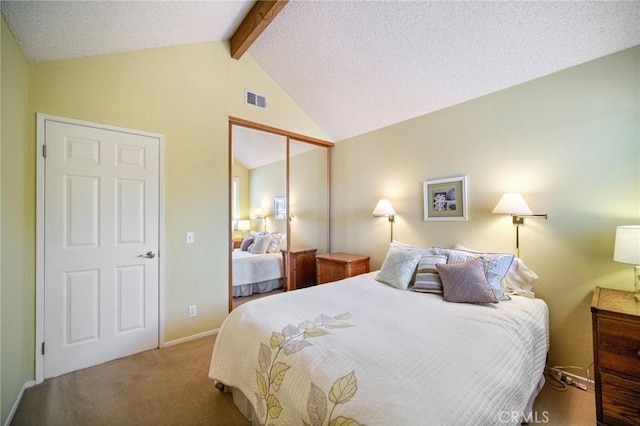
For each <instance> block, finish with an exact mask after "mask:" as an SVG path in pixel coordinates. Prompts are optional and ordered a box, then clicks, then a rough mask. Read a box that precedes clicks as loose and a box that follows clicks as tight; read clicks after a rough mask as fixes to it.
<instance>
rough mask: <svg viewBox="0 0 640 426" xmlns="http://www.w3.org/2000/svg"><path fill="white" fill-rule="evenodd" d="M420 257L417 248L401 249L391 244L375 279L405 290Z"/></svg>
mask: <svg viewBox="0 0 640 426" xmlns="http://www.w3.org/2000/svg"><path fill="white" fill-rule="evenodd" d="M420 257H421V255H420V252H419V251H417V250H406V249H401V248H398V247H394V246H393V244H392V245H391V246H390V247H389V251H387V256H386V257H385V259H384V262H382V267H381V268H380V272H378V275H376V280H378V281H380V282H383V283H385V284H389V285H390V286H392V287H395V288H399V289H400V290H406V289H407V288H408V287H409V283H410V282H411V278H413V273H414V271H415V270H416V265H417V264H418V261H419V260H420Z"/></svg>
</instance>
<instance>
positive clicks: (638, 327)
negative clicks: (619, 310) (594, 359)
mask: <svg viewBox="0 0 640 426" xmlns="http://www.w3.org/2000/svg"><path fill="white" fill-rule="evenodd" d="M598 358H599V363H600V368H601V369H603V370H609V371H611V372H617V373H622V374H624V375H627V376H630V377H632V378H637V379H638V380H639V381H640V324H638V323H631V322H627V321H619V320H615V319H611V318H602V317H600V318H598Z"/></svg>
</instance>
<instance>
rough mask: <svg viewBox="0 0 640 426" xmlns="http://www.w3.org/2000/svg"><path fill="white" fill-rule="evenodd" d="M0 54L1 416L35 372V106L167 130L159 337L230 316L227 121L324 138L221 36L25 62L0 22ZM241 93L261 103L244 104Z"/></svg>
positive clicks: (206, 328) (170, 337)
mask: <svg viewBox="0 0 640 426" xmlns="http://www.w3.org/2000/svg"><path fill="white" fill-rule="evenodd" d="M2 59H3V62H2V88H3V91H2V106H3V111H2V114H3V116H2V119H3V120H2V121H3V124H4V125H3V127H2V160H3V163H2V185H3V186H2V212H1V213H2V216H1V217H2V222H3V223H2V245H3V246H2V252H1V253H2V259H1V260H2V293H1V294H2V327H3V329H2V347H1V350H2V352H1V354H0V355H1V356H0V360H1V366H2V367H1V369H2V396H1V398H2V412H1V419H2V422H3V423H4V420H5V419H6V418H7V416H8V415H9V411H10V409H11V407H12V405H13V404H14V402H15V400H16V397H17V395H18V394H19V392H20V390H21V388H22V387H23V385H24V384H25V383H26V382H28V381H30V380H33V379H34V374H35V373H34V371H35V370H34V365H35V364H34V362H35V359H34V358H35V342H34V340H35V308H34V305H35V244H36V242H35V192H36V186H35V177H36V176H35V175H36V152H35V151H36V150H35V147H36V140H35V138H36V127H35V122H36V120H35V117H36V113H38V112H40V113H46V114H52V115H58V116H64V117H69V118H74V119H79V120H87V121H92V122H96V123H103V124H108V125H114V126H121V127H127V128H132V129H139V130H144V131H149V132H155V133H161V134H163V135H165V152H164V156H165V160H164V171H165V173H164V200H165V204H164V205H165V210H164V217H165V228H164V229H165V253H164V259H165V265H166V269H165V272H166V273H165V297H164V303H165V331H164V336H162V337H163V340H164V341H165V342H177V341H181V340H182V339H185V338H189V337H191V336H194V335H199V334H201V333H209V332H212V331H214V330H215V329H217V328H218V327H219V326H220V325H221V323H222V321H223V319H224V318H225V316H226V314H227V311H228V272H229V271H228V248H229V245H228V233H229V215H228V191H229V178H228V173H229V172H228V139H229V136H228V117H229V116H236V117H240V118H244V119H248V120H252V121H258V122H261V123H263V124H266V125H269V126H273V127H278V128H283V129H288V130H290V131H292V132H295V133H301V134H305V135H309V136H312V137H316V138H320V139H327V136H326V135H325V134H324V133H323V132H322V131H321V130H320V129H319V128H318V126H317V125H316V124H315V123H314V122H313V121H312V120H311V119H310V118H309V117H308V116H307V115H306V113H304V111H302V110H301V109H300V108H299V107H298V105H297V104H295V102H293V101H292V100H291V98H290V97H289V96H288V95H287V94H286V93H284V91H282V89H281V88H280V87H279V86H278V85H277V84H276V83H275V82H274V81H273V80H272V79H271V78H270V77H269V76H268V75H267V74H266V73H265V72H264V71H263V70H262V69H261V68H260V67H259V66H258V65H257V64H256V62H255V61H254V60H253V59H252V58H251V56H250V55H248V54H246V55H244V56H243V58H242V59H241V60H239V61H236V60H234V59H231V58H230V55H229V49H228V44H227V43H226V42H215V43H202V44H192V45H184V46H178V47H170V48H162V49H149V50H143V51H138V52H130V53H123V54H113V55H104V56H96V57H90V58H83V59H74V60H65V61H55V62H48V63H27V62H26V61H25V60H24V58H23V56H22V54H21V53H20V52H19V50H18V49H17V46H16V43H15V41H14V38H13V37H12V35H11V33H10V31H9V30H8V29H7V26H6V23H5V22H4V21H3V22H2ZM245 89H251V90H254V91H256V92H258V93H261V94H263V95H265V96H267V97H268V98H269V109H267V110H266V111H264V110H258V109H257V108H254V107H251V106H245V105H244V102H243V99H244V90H245ZM8 122H10V123H11V124H10V125H6V123H8ZM187 231H193V232H195V234H196V243H195V244H192V245H186V244H185V243H184V241H185V232H187ZM193 304H197V305H198V316H197V317H196V318H189V317H188V306H189V305H193Z"/></svg>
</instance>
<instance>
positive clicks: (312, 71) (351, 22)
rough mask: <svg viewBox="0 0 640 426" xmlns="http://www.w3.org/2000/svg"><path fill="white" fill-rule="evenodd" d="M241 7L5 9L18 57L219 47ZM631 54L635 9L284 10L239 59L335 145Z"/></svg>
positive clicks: (325, 5) (352, 4)
mask: <svg viewBox="0 0 640 426" xmlns="http://www.w3.org/2000/svg"><path fill="white" fill-rule="evenodd" d="M251 5H252V2H251V1H227V2H224V1H196V2H190V1H159V2H151V1H110V2H106V1H95V0H94V1H84V2H79V1H72V2H61V1H42V2H39V1H4V0H2V1H1V2H0V7H1V9H2V13H3V15H4V16H5V18H6V20H7V23H8V24H9V27H10V28H11V30H12V32H13V34H14V36H15V38H16V41H17V42H18V45H19V46H20V48H21V49H22V51H23V53H24V55H25V57H26V58H27V59H29V60H32V61H49V60H55V59H66V58H73V57H81V56H90V55H99V54H105V53H113V52H121V51H131V50H139V49H145V48H152V47H160V46H168V45H177V44H186V43H194V42H202V41H209V40H225V39H228V38H229V37H230V36H231V34H232V33H233V32H234V31H235V29H236V28H237V26H238V25H239V23H240V22H241V20H242V18H243V17H244V15H245V14H246V13H247V11H248V10H249V9H250V8H251ZM638 44H640V1H638V0H635V1H590V2H587V1H540V2H537V1H497V2H492V1H419V2H411V1H295V0H292V1H290V2H289V3H288V4H287V6H286V7H285V8H284V9H283V11H282V12H281V13H280V14H279V15H278V16H277V17H276V18H275V20H274V21H273V22H272V23H271V25H270V26H269V27H268V28H267V29H266V31H265V32H264V33H263V34H262V35H261V36H260V38H259V39H258V40H257V41H256V43H255V44H254V45H253V46H252V47H251V48H250V49H249V53H250V54H251V55H252V56H253V57H254V58H255V59H256V61H257V62H258V63H259V64H260V65H261V66H262V67H263V68H264V69H265V70H266V71H267V72H268V73H269V74H270V75H271V76H272V77H273V78H274V80H275V81H276V82H277V83H278V84H279V85H280V86H281V87H282V88H283V89H284V90H285V91H286V92H287V93H288V94H289V95H290V96H291V97H292V98H293V99H294V100H295V101H296V102H297V103H298V104H299V105H300V106H301V107H302V108H303V109H304V110H305V111H306V112H307V113H308V114H309V116H310V117H311V118H312V119H313V120H314V121H315V122H316V123H317V124H318V125H319V126H320V127H321V128H322V129H323V130H324V131H325V133H326V134H327V135H328V136H329V137H330V139H332V140H333V141H340V140H343V139H345V138H348V137H351V136H355V135H359V134H363V133H366V132H369V131H372V130H375V129H378V128H381V127H384V126H387V125H390V124H393V123H396V122H400V121H403V120H407V119H410V118H413V117H417V116H420V115H423V114H426V113H429V112H432V111H436V110H438V109H442V108H446V107H448V106H451V105H454V104H457V103H460V102H464V101H467V100H470V99H473V98H475V97H478V96H482V95H485V94H488V93H491V92H495V91H498V90H501V89H505V88H508V87H511V86H514V85H517V84H520V83H523V82H526V81H529V80H533V79H535V78H539V77H541V76H544V75H548V74H550V73H553V72H556V71H560V70H563V69H566V68H568V67H571V66H574V65H578V64H581V63H584V62H586V61H589V60H592V59H596V58H599V57H602V56H605V55H608V54H611V53H614V52H617V51H620V50H623V49H625V48H629V47H632V46H635V45H638Z"/></svg>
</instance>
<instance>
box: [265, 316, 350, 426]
mask: <svg viewBox="0 0 640 426" xmlns="http://www.w3.org/2000/svg"><path fill="white" fill-rule="evenodd" d="M350 318H351V314H350V313H348V312H345V313H342V314H339V315H335V316H333V317H331V316H328V315H325V314H320V315H319V316H318V317H316V318H315V319H314V320H313V321H311V320H306V321H303V322H301V323H300V324H298V326H297V327H296V326H294V325H291V324H287V325H286V326H285V327H284V328H283V329H282V330H281V331H280V332H276V331H274V332H272V333H271V338H270V339H269V344H268V345H267V344H266V343H263V342H260V349H259V351H258V370H256V385H257V392H255V396H256V407H257V414H258V416H259V418H260V419H261V421H262V424H265V425H266V424H267V422H268V421H269V420H276V419H278V418H279V417H280V414H282V411H283V410H284V409H285V407H282V405H281V404H280V401H279V400H278V396H277V394H278V392H279V391H280V388H281V387H282V385H283V384H284V380H285V377H286V375H287V372H288V371H289V370H290V369H291V366H290V365H288V364H287V363H286V362H284V360H285V359H286V358H285V357H286V356H290V355H294V354H295V353H297V352H300V351H302V350H304V349H305V348H307V347H309V346H313V343H312V342H311V341H310V339H314V338H318V337H322V336H324V335H327V334H329V331H328V330H331V329H340V328H347V327H353V325H351V324H349V323H347V322H346V320H348V319H350ZM357 390H358V381H357V379H356V375H355V371H351V372H350V373H348V374H346V375H345V376H343V377H340V378H338V379H337V380H336V381H335V382H334V383H333V385H332V386H331V389H330V390H329V393H328V395H327V394H326V393H325V391H323V390H322V389H321V388H320V387H318V386H316V385H315V384H314V383H313V382H311V385H310V390H309V397H308V399H307V414H308V416H309V419H308V420H309V421H307V420H306V419H301V423H302V424H304V425H310V426H321V425H324V424H327V425H329V426H338V425H354V426H357V425H358V424H359V423H358V422H357V421H356V420H354V419H351V418H348V417H344V416H337V417H333V416H334V411H335V409H336V407H337V406H338V405H342V404H346V403H347V402H349V401H350V400H351V398H353V396H354V395H355V394H356V392H357ZM329 403H331V404H332V406H331V411H330V412H329V413H328V414H329V416H328V418H327V410H328V408H329ZM325 420H326V423H325Z"/></svg>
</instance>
